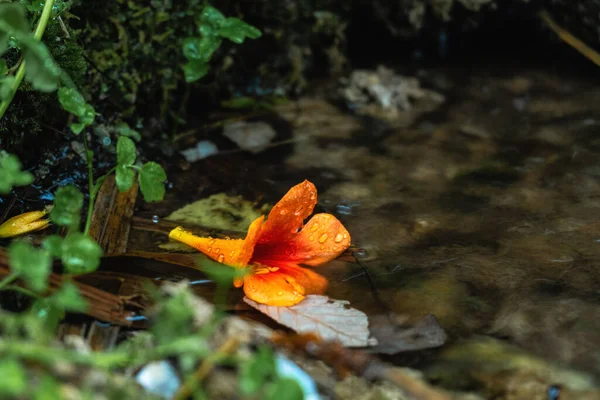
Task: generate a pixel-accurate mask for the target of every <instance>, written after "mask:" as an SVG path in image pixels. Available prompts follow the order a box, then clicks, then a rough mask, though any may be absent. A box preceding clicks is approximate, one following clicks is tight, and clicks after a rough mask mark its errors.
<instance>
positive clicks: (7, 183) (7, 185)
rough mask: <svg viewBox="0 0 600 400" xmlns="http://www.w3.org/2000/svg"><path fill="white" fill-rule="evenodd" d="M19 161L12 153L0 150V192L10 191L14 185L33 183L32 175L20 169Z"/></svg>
mask: <svg viewBox="0 0 600 400" xmlns="http://www.w3.org/2000/svg"><path fill="white" fill-rule="evenodd" d="M21 167H22V166H21V162H20V161H19V159H18V158H17V156H15V155H14V154H9V153H7V152H5V151H0V194H7V193H10V191H11V190H12V188H13V187H14V186H26V185H31V184H32V183H33V175H32V174H31V173H29V172H27V171H21Z"/></svg>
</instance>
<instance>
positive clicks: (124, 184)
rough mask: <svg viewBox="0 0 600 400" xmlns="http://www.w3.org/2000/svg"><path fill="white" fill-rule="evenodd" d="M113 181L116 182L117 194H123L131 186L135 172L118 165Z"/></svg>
mask: <svg viewBox="0 0 600 400" xmlns="http://www.w3.org/2000/svg"><path fill="white" fill-rule="evenodd" d="M115 181H116V182H117V187H118V188H119V192H125V191H127V190H129V189H131V187H132V186H133V182H134V181H135V172H133V170H132V169H131V168H129V167H128V166H126V165H121V164H119V165H117V169H116V173H115Z"/></svg>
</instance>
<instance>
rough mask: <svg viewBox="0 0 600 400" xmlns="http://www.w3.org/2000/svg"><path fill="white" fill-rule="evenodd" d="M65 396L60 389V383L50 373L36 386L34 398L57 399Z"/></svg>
mask: <svg viewBox="0 0 600 400" xmlns="http://www.w3.org/2000/svg"><path fill="white" fill-rule="evenodd" d="M63 397H64V396H63V395H62V393H61V391H60V385H59V384H58V382H57V381H56V379H54V377H52V376H50V375H44V376H43V377H42V378H41V379H40V382H39V383H38V385H37V387H36V388H35V394H34V397H33V399H34V400H56V399H61V398H63Z"/></svg>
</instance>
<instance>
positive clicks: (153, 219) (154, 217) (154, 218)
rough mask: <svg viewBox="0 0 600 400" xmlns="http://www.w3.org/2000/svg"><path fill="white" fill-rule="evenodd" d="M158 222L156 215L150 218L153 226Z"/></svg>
mask: <svg viewBox="0 0 600 400" xmlns="http://www.w3.org/2000/svg"><path fill="white" fill-rule="evenodd" d="M158 221H159V219H158V215H153V216H152V222H154V223H155V224H158Z"/></svg>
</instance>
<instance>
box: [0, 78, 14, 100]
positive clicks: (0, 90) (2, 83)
mask: <svg viewBox="0 0 600 400" xmlns="http://www.w3.org/2000/svg"><path fill="white" fill-rule="evenodd" d="M15 80H16V78H15V77H14V76H13V75H9V76H5V77H4V78H2V79H1V80H0V100H4V99H8V98H9V97H10V95H11V94H12V92H13V90H14V85H15Z"/></svg>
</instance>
